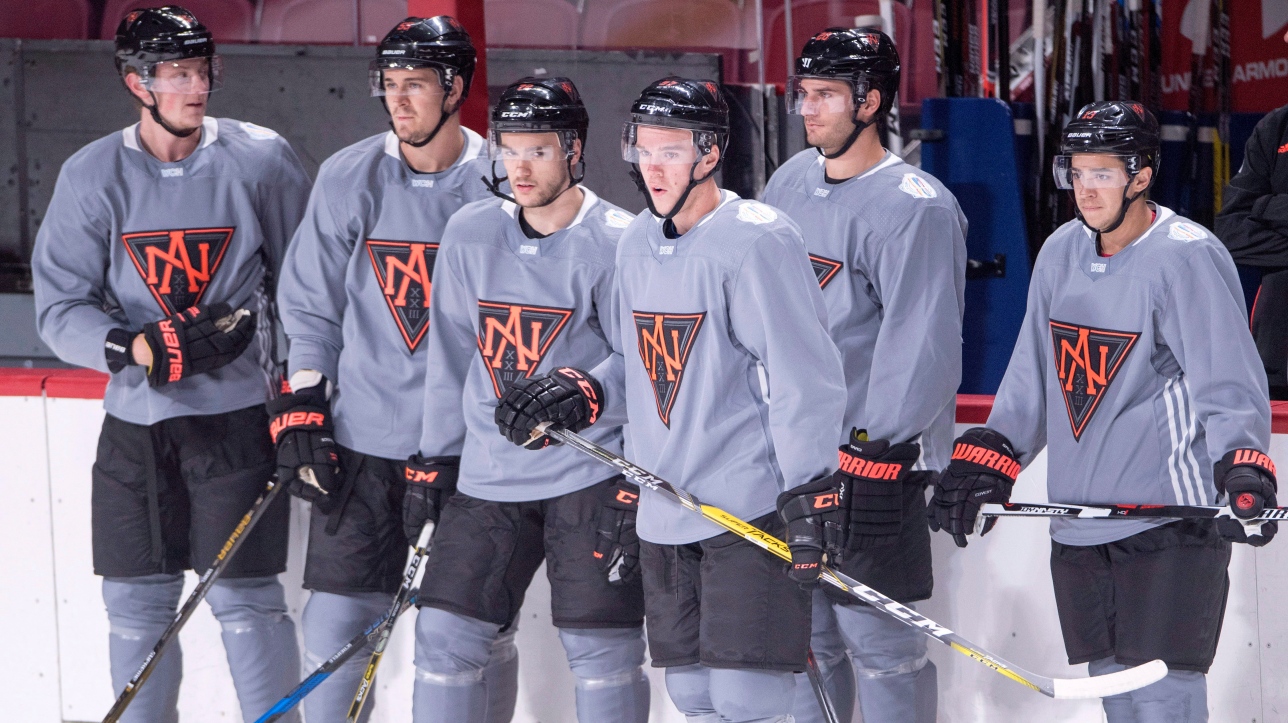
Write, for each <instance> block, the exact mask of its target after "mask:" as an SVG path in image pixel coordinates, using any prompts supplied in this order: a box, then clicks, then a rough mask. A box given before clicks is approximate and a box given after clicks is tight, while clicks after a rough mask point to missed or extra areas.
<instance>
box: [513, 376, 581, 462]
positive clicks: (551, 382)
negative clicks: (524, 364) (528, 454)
mask: <svg viewBox="0 0 1288 723" xmlns="http://www.w3.org/2000/svg"><path fill="white" fill-rule="evenodd" d="M603 402H604V388H603V387H602V386H600V385H599V382H598V381H597V380H596V379H595V378H594V377H592V376H591V375H589V374H587V373H586V372H583V371H579V370H577V369H573V368H572V367H560V368H558V369H556V370H554V371H552V372H550V373H549V374H547V375H546V376H544V377H532V378H530V379H520V380H518V381H516V382H515V383H514V384H512V385H511V386H510V388H509V389H507V390H506V391H505V394H502V395H501V399H500V401H498V402H497V405H496V414H495V416H494V419H495V420H496V426H497V429H499V430H501V435H502V436H503V437H505V438H506V439H508V440H510V441H511V442H514V443H515V444H517V445H519V446H520V447H527V448H528V449H542V448H544V447H548V446H550V442H551V439H550V437H546V436H542V437H540V438H538V439H536V440H531V437H532V429H533V427H536V426H537V425H538V424H541V423H542V422H553V423H554V424H555V425H556V426H559V427H563V428H564V429H566V430H568V431H569V432H580V431H581V430H583V429H585V428H586V427H589V426H590V425H592V424H594V423H595V422H596V421H597V420H598V419H599V413H600V410H601V409H603Z"/></svg>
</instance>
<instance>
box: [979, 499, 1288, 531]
mask: <svg viewBox="0 0 1288 723" xmlns="http://www.w3.org/2000/svg"><path fill="white" fill-rule="evenodd" d="M979 514H980V516H981V517H1064V518H1066V519H1071V520H1073V519H1079V520H1094V519H1140V518H1142V517H1152V518H1155V519H1157V518H1160V517H1162V518H1170V519H1183V518H1195V519H1207V520H1215V519H1218V518H1229V519H1232V520H1238V521H1239V522H1241V523H1243V524H1244V525H1252V526H1259V525H1260V524H1261V523H1263V522H1274V521H1276V520H1288V507H1266V508H1265V509H1263V510H1262V511H1261V514H1259V515H1257V516H1256V517H1250V518H1248V519H1241V518H1239V517H1235V516H1234V513H1232V512H1231V511H1230V508H1229V507H1218V506H1216V505H1067V504H1055V503H1049V502H1040V503H1029V502H1008V503H1006V504H1000V505H999V504H986V505H983V506H981V507H980V510H979Z"/></svg>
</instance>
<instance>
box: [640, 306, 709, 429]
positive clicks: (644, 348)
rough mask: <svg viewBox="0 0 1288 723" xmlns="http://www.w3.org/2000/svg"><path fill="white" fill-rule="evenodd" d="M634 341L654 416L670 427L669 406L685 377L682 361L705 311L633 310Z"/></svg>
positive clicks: (672, 402) (687, 354)
mask: <svg viewBox="0 0 1288 723" xmlns="http://www.w3.org/2000/svg"><path fill="white" fill-rule="evenodd" d="M633 314H634V317H635V334H636V342H637V343H638V345H639V350H640V359H642V360H643V361H644V369H645V370H646V371H647V372H648V377H649V382H650V383H651V384H652V385H653V395H654V397H655V398H656V400H657V416H658V417H661V419H662V424H665V425H666V426H667V428H668V429H669V428H670V427H671V409H672V407H674V406H675V399H676V397H677V396H678V395H679V392H680V382H682V381H684V369H685V365H686V364H688V361H689V352H691V351H692V350H693V342H694V341H695V340H696V339H697V338H698V332H699V331H701V329H702V321H703V319H705V318H706V316H707V315H706V313H705V312H703V313H699V314H657V313H654V312H651V311H636V312H633Z"/></svg>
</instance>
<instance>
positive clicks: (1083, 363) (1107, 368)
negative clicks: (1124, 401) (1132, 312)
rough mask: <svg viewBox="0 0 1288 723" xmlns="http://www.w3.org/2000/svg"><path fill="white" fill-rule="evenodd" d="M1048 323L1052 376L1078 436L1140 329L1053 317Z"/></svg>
mask: <svg viewBox="0 0 1288 723" xmlns="http://www.w3.org/2000/svg"><path fill="white" fill-rule="evenodd" d="M1050 323H1051V344H1052V345H1053V346H1054V348H1055V357H1054V359H1055V371H1056V378H1058V379H1059V380H1060V391H1061V393H1062V394H1063V396H1064V405H1065V408H1066V409H1067V410H1068V412H1069V426H1070V427H1071V428H1072V429H1073V438H1074V440H1081V439H1082V433H1083V431H1085V430H1086V428H1087V424H1088V423H1089V422H1090V421H1091V417H1092V415H1094V414H1095V413H1096V410H1097V409H1099V408H1100V402H1101V400H1103V399H1104V398H1105V393H1106V392H1108V390H1109V385H1110V384H1112V383H1113V381H1114V377H1115V376H1117V374H1118V370H1119V369H1120V368H1122V364H1123V360H1125V359H1126V358H1127V355H1128V354H1129V353H1130V352H1131V350H1132V348H1133V347H1135V346H1136V340H1137V339H1139V338H1140V332H1130V331H1113V330H1111V329H1096V328H1093V327H1089V326H1079V325H1077V324H1066V323H1065V322H1062V321H1056V320H1054V319H1052V320H1051V322H1050Z"/></svg>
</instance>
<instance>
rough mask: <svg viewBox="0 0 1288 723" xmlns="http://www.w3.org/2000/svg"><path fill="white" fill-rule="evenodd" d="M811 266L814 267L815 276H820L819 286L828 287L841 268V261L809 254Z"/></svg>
mask: <svg viewBox="0 0 1288 723" xmlns="http://www.w3.org/2000/svg"><path fill="white" fill-rule="evenodd" d="M809 263H810V266H813V267H814V276H816V277H817V278H818V288H820V289H826V288H827V285H828V284H830V283H832V277H834V276H836V272H838V271H840V270H841V265H842V264H841V262H840V261H837V260H836V259H829V258H827V257H826V256H815V255H814V254H810V255H809Z"/></svg>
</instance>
